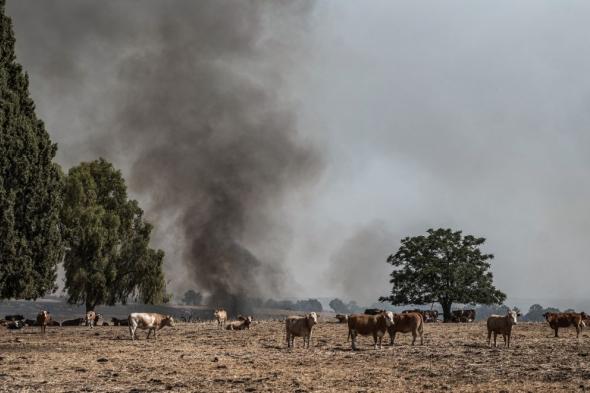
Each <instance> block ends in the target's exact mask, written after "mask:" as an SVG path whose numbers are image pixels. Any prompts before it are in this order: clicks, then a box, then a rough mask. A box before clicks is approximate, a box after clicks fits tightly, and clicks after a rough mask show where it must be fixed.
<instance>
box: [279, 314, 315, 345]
mask: <svg viewBox="0 0 590 393" xmlns="http://www.w3.org/2000/svg"><path fill="white" fill-rule="evenodd" d="M317 323H318V316H317V314H316V313H315V312H311V313H309V314H307V315H306V316H304V317H301V316H290V317H287V319H286V320H285V330H286V333H287V347H288V348H291V347H292V346H294V343H295V337H303V348H305V342H306V341H307V348H309V343H310V341H311V333H312V330H313V327H314V326H315V325H316V324H317Z"/></svg>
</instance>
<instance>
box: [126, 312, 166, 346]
mask: <svg viewBox="0 0 590 393" xmlns="http://www.w3.org/2000/svg"><path fill="white" fill-rule="evenodd" d="M127 320H128V321H129V333H131V340H135V339H136V338H138V337H137V334H136V333H135V331H136V330H137V328H140V329H144V330H145V329H148V330H149V331H148V334H147V337H146V340H147V339H149V338H150V334H151V333H152V332H154V339H155V340H157V336H156V331H157V330H160V329H162V328H163V327H164V326H170V327H174V318H172V317H171V316H170V315H162V314H156V313H151V312H134V313H131V314H129V317H128V318H127Z"/></svg>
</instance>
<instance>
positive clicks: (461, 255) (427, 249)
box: [380, 228, 506, 321]
mask: <svg viewBox="0 0 590 393" xmlns="http://www.w3.org/2000/svg"><path fill="white" fill-rule="evenodd" d="M484 242H485V239H484V238H477V237H474V236H472V235H465V236H463V233H462V232H461V231H452V230H451V229H442V228H441V229H436V230H434V229H429V230H428V231H427V235H426V236H415V237H406V238H404V239H402V241H401V246H400V248H399V250H398V251H397V252H396V253H395V254H392V255H390V256H389V257H388V258H387V262H388V263H390V264H391V265H393V267H394V270H393V272H392V273H391V280H390V283H391V284H393V288H392V291H391V295H390V296H386V297H381V298H380V301H389V302H391V303H392V304H394V305H407V304H416V305H417V304H430V303H435V302H436V303H440V305H441V307H442V309H443V316H444V320H445V321H448V320H450V317H451V307H452V305H453V303H461V304H469V303H479V304H501V303H502V302H503V301H504V300H505V299H506V295H505V294H504V293H502V292H501V291H499V290H498V289H496V288H495V287H494V285H493V276H492V273H491V272H490V271H489V269H490V263H489V261H490V260H491V259H492V258H493V255H492V254H485V253H483V252H482V251H481V250H480V247H481V246H482V245H483V243H484Z"/></svg>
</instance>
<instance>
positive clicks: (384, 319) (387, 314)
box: [348, 311, 393, 351]
mask: <svg viewBox="0 0 590 393" xmlns="http://www.w3.org/2000/svg"><path fill="white" fill-rule="evenodd" d="M392 324H393V313H392V312H391V311H382V312H381V313H380V314H377V315H367V314H353V315H350V316H349V317H348V337H349V338H350V339H351V340H352V350H353V351H356V336H357V335H358V334H360V335H361V336H373V346H374V348H375V349H377V341H379V348H381V342H382V340H383V336H384V335H385V333H386V332H387V329H389V328H390V326H392Z"/></svg>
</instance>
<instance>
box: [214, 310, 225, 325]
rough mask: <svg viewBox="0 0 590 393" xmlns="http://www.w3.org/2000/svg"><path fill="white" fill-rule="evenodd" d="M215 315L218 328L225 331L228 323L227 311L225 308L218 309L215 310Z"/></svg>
mask: <svg viewBox="0 0 590 393" xmlns="http://www.w3.org/2000/svg"><path fill="white" fill-rule="evenodd" d="M213 315H214V316H215V319H216V320H217V327H218V328H219V329H223V328H224V326H225V322H226V321H227V311H225V310H224V309H223V308H218V309H216V310H215V312H214V313H213Z"/></svg>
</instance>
